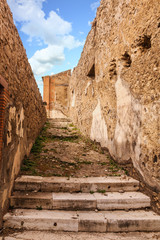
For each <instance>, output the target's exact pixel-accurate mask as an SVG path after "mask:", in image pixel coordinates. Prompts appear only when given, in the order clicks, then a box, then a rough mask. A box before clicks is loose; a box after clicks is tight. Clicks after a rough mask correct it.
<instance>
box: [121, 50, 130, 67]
mask: <svg viewBox="0 0 160 240" xmlns="http://www.w3.org/2000/svg"><path fill="white" fill-rule="evenodd" d="M121 60H122V61H124V66H125V67H130V66H131V63H132V60H131V56H130V55H129V54H128V52H127V51H125V53H124V54H123V55H122V57H121Z"/></svg>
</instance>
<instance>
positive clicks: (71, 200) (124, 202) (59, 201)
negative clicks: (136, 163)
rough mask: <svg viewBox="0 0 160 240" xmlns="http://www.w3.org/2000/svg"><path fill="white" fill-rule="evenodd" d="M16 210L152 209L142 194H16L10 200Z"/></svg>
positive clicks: (148, 199)
mask: <svg viewBox="0 0 160 240" xmlns="http://www.w3.org/2000/svg"><path fill="white" fill-rule="evenodd" d="M10 205H11V206H12V207H14V208H33V209H36V208H41V209H54V210H57V209H58V210H95V209H98V210H118V209H123V210H127V209H142V208H149V207H150V198H149V197H147V196H146V195H144V194H143V193H140V192H125V193H119V192H109V193H107V194H105V195H104V194H101V193H94V194H90V193H63V192H62V193H44V192H43V193H41V192H37V193H35V192H27V193H26V192H15V193H14V195H13V196H11V198H10Z"/></svg>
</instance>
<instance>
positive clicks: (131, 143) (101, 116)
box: [70, 0, 160, 192]
mask: <svg viewBox="0 0 160 240" xmlns="http://www.w3.org/2000/svg"><path fill="white" fill-rule="evenodd" d="M159 13H160V6H159V1H158V0H156V1H154V0H138V1H137V0H101V4H100V7H99V8H98V11H97V16H96V18H95V20H94V22H93V23H92V29H91V31H90V33H89V35H88V37H87V40H86V43H85V46H84V49H83V52H82V55H81V59H80V61H79V63H78V66H77V67H76V68H75V69H74V71H73V73H72V77H71V82H70V89H71V90H70V117H71V118H72V120H73V121H74V122H75V123H76V124H77V125H78V126H79V128H80V130H81V131H82V132H83V133H84V134H86V135H87V136H89V137H90V138H91V139H92V140H96V141H98V142H100V143H101V145H102V147H107V148H108V149H109V151H110V154H111V155H112V157H113V158H114V159H115V160H116V161H118V162H120V163H124V164H126V163H129V162H132V163H133V165H134V167H135V169H136V170H137V171H138V172H139V174H140V176H141V177H142V178H143V181H144V182H145V183H146V184H147V185H148V186H149V187H150V188H152V189H154V190H155V191H158V192H159V191H160V136H159V134H160V132H159V131H160V63H159V56H160V44H159V43H160V42H159V39H160V17H159Z"/></svg>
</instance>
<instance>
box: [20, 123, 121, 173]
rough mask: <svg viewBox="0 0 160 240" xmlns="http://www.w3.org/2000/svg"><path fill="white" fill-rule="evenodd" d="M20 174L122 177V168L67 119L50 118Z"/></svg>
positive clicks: (25, 160) (24, 162)
mask: <svg viewBox="0 0 160 240" xmlns="http://www.w3.org/2000/svg"><path fill="white" fill-rule="evenodd" d="M21 174H23V175H34V176H43V177H50V176H65V177H70V176H72V177H90V176H95V177H98V176H120V175H125V174H126V171H125V170H123V169H122V168H121V167H119V166H118V165H117V164H116V163H115V162H114V161H113V160H112V158H111V157H110V155H109V153H108V152H107V151H106V150H103V149H102V148H101V147H100V146H99V144H97V143H94V142H92V141H91V140H89V139H87V138H85V137H84V136H82V135H81V133H80V132H79V130H78V129H77V128H76V127H75V126H74V125H73V124H72V123H71V122H69V121H68V122H66V119H54V120H53V119H50V120H48V122H47V123H46V124H45V126H44V128H43V130H42V132H41V133H40V135H39V137H38V138H37V140H36V142H35V144H34V146H33V148H32V151H31V154H30V156H29V157H28V158H25V159H24V161H23V165H22V167H21Z"/></svg>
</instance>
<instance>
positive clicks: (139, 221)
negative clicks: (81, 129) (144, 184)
mask: <svg viewBox="0 0 160 240" xmlns="http://www.w3.org/2000/svg"><path fill="white" fill-rule="evenodd" d="M69 124H70V122H69V121H68V120H67V119H61V120H59V119H55V120H53V119H52V120H51V121H50V129H48V130H47V131H48V134H51V137H52V136H53V137H55V136H56V138H57V139H61V138H62V137H64V136H65V137H66V136H67V139H69V137H73V133H74V132H75V130H74V132H72V131H68V132H67V130H66V128H68V126H69ZM70 129H71V127H70ZM70 129H69V130H70ZM66 134H67V135H66ZM75 134H77V133H76V132H75V133H74V135H75ZM63 140H64V139H63ZM57 141H59V140H57ZM46 144H48V143H46ZM50 144H51V141H50ZM56 144H57V146H59V145H62V142H55V140H54V141H53V146H54V147H55V145H56ZM64 144H65V142H64ZM78 144H79V142H78V143H76V142H75V143H74V142H71V147H74V146H78V147H77V148H75V149H79V147H80V145H78ZM81 144H82V143H81ZM68 145H69V142H68ZM84 146H85V145H83V147H84ZM62 147H63V146H62ZM50 149H52V146H51V147H50ZM63 149H66V148H62V149H60V150H59V149H58V150H56V152H58V151H59V152H60V153H61V152H63V151H64V150H63ZM71 149H72V148H71ZM50 151H51V150H50ZM50 151H49V154H50ZM54 151H55V150H54ZM76 151H77V150H75V153H76ZM90 152H91V153H92V155H89V153H90ZM43 154H44V153H43ZM45 154H47V153H45ZM64 154H65V153H64ZM79 154H80V153H79ZM87 154H88V155H87ZM96 154H97V153H96V152H94V151H93V150H92V151H89V152H85V155H86V156H87V157H86V158H87V159H88V158H89V159H90V161H91V160H92V158H93V156H94V155H95V156H98V158H99V159H100V158H102V156H101V155H96ZM72 155H73V154H72ZM72 155H71V154H70V155H68V156H69V159H66V158H65V160H66V161H69V160H70V161H72V163H73V160H74V157H75V156H76V158H75V159H77V156H79V155H78V153H76V155H73V156H72ZM102 155H103V156H104V154H102ZM39 156H40V155H39ZM31 157H32V156H31ZM40 157H41V156H40ZM42 157H43V156H42ZM56 157H57V156H56ZM62 157H64V156H61V159H60V160H61V162H62V160H63V159H62ZM71 157H72V158H71ZM83 157H85V156H83ZM51 158H54V155H52V157H51ZM51 160H52V159H51ZM76 161H77V160H76ZM44 163H45V162H44ZM85 163H86V162H85ZM87 163H88V162H87ZM94 164H96V163H93V165H91V166H94ZM102 165H104V158H102ZM91 166H90V165H80V169H79V170H78V171H79V172H77V175H78V176H82V171H81V168H82V167H83V173H84V168H85V167H86V168H88V172H87V175H89V174H90V170H92V169H91ZM95 166H97V167H95V169H98V167H99V162H98V163H97V165H95ZM89 167H90V168H89ZM105 168H107V165H105ZM105 168H104V169H103V171H104V173H106V172H105ZM75 169H76V168H75ZM97 171H98V172H99V170H97ZM74 172H76V170H74ZM101 173H102V171H101ZM91 174H92V173H91ZM4 229H12V230H26V231H44V232H45V231H50V232H52V231H55V232H56V231H64V232H97V233H107V232H108V233H109V232H110V233H117V232H126V234H128V233H129V232H135V234H136V232H138V231H139V232H160V216H159V215H157V214H156V213H154V212H153V211H152V210H151V208H150V198H149V197H148V196H146V195H144V194H143V193H141V192H140V191H139V182H138V181H137V180H135V179H133V178H130V177H128V176H126V175H124V174H122V176H114V175H113V176H103V177H97V176H94V177H92V175H89V177H87V176H86V177H85V176H83V177H78V178H77V177H76V176H74V177H56V176H55V177H40V176H27V175H22V176H20V177H18V178H17V179H16V180H15V185H14V191H13V194H12V196H11V197H10V211H9V212H8V213H7V214H6V215H5V216H4ZM18 239H19V238H18ZM27 239H28V238H27ZM31 239H32V238H31ZM116 239H117V238H116ZM156 239H157V238H156Z"/></svg>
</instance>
